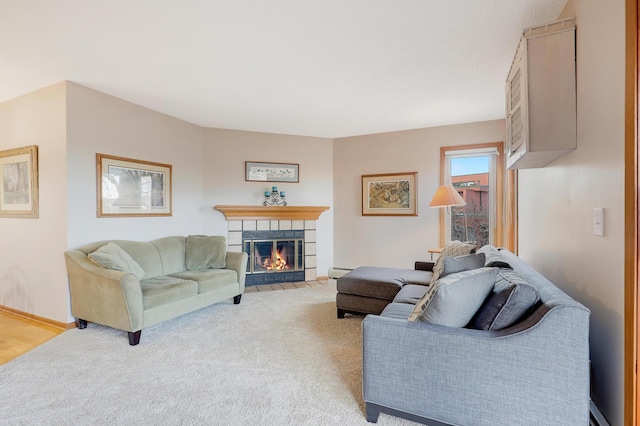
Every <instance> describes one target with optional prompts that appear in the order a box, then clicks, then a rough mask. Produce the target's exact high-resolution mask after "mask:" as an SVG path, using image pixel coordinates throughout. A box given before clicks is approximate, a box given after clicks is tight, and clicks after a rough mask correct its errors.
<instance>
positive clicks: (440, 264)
mask: <svg viewBox="0 0 640 426" xmlns="http://www.w3.org/2000/svg"><path fill="white" fill-rule="evenodd" d="M475 248H476V247H475V246H474V245H473V244H465V243H463V242H460V241H458V240H454V241H450V242H448V243H447V244H445V246H444V248H443V249H442V253H440V257H438V259H437V260H436V263H435V264H434V265H433V271H432V272H433V275H431V284H433V283H435V282H436V281H437V280H438V278H440V274H442V270H443V269H444V259H446V258H447V257H455V256H464V255H466V254H471V253H473V250H474V249H475Z"/></svg>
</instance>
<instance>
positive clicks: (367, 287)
mask: <svg viewBox="0 0 640 426" xmlns="http://www.w3.org/2000/svg"><path fill="white" fill-rule="evenodd" d="M430 282H431V272H429V271H417V270H414V269H400V268H380V267H375V266H361V267H360V268H357V269H354V270H353V271H351V272H349V273H347V274H345V275H343V276H341V277H340V278H338V283H337V289H338V294H337V295H336V308H337V309H338V318H344V314H347V313H348V314H355V315H366V314H376V315H377V314H380V313H381V312H382V310H383V309H384V308H385V307H386V306H387V305H388V304H389V303H391V301H393V299H394V297H396V294H398V292H399V291H400V289H401V288H402V287H404V285H406V284H419V285H424V286H428V285H429V283H430Z"/></svg>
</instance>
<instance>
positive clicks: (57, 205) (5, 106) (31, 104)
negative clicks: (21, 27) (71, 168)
mask: <svg viewBox="0 0 640 426" xmlns="http://www.w3.org/2000/svg"><path fill="white" fill-rule="evenodd" d="M65 114H66V112H65V84H64V83H59V84H56V85H54V86H51V87H47V88H44V89H41V90H38V91H36V92H33V93H30V94H27V95H24V96H21V97H19V98H16V99H13V100H10V101H7V102H3V103H1V104H0V150H7V149H12V148H19V147H24V146H27V145H38V151H39V177H40V178H39V190H40V197H39V210H40V215H39V216H40V217H39V218H38V219H16V218H0V305H3V306H7V307H9V308H13V309H17V310H19V311H22V312H26V313H29V314H32V315H37V316H40V317H44V318H49V319H52V320H54V321H58V322H61V323H66V322H67V312H68V309H67V305H68V298H67V293H68V291H67V271H66V268H65V265H64V258H63V256H62V253H63V252H64V250H65V249H66V240H67V235H66V233H67V222H66V215H67V205H66V199H67V193H66V158H65V152H66V148H65V143H66V133H65Z"/></svg>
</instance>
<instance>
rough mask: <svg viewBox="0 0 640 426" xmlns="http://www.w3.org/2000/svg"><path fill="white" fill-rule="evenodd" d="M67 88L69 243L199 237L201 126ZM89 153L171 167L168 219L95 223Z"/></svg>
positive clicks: (92, 163) (93, 166)
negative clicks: (171, 236) (171, 199)
mask: <svg viewBox="0 0 640 426" xmlns="http://www.w3.org/2000/svg"><path fill="white" fill-rule="evenodd" d="M67 85H68V92H67V108H68V111H67V163H68V167H67V169H68V180H67V187H68V193H69V200H68V206H69V214H68V216H67V220H68V223H69V227H68V228H69V232H68V246H69V247H77V246H79V245H82V244H85V243H89V242H94V241H100V240H105V239H114V238H119V239H131V240H141V241H147V240H151V239H154V238H159V237H164V236H167V235H188V234H196V233H198V234H199V233H202V231H203V229H202V228H203V224H204V221H203V217H202V211H203V210H204V205H203V197H202V194H203V182H202V176H203V167H204V159H203V156H202V149H203V140H202V138H203V130H202V128H201V127H199V126H196V125H194V124H190V123H187V122H185V121H182V120H178V119H177V118H173V117H170V116H167V115H164V114H160V113H158V112H155V111H152V110H149V109H147V108H143V107H141V106H138V105H134V104H132V103H129V102H126V101H123V100H121V99H118V98H115V97H113V96H109V95H106V94H104V93H101V92H97V91H95V90H91V89H89V88H86V87H83V86H80V85H77V84H74V83H68V84H67ZM96 153H101V154H108V155H115V156H118V157H126V158H133V159H138V160H145V161H152V162H156V163H164V164H171V166H172V176H173V182H172V188H173V191H172V197H173V203H172V210H173V214H172V216H171V217H133V218H131V217H127V218H98V217H97V216H96Z"/></svg>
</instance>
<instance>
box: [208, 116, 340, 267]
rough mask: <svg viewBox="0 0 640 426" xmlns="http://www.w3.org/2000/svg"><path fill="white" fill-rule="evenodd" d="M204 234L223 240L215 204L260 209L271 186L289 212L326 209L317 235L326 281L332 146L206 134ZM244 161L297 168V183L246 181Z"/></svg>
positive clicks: (311, 141) (299, 139)
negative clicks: (298, 208) (280, 193)
mask: <svg viewBox="0 0 640 426" xmlns="http://www.w3.org/2000/svg"><path fill="white" fill-rule="evenodd" d="M204 158H205V159H206V166H205V170H204V182H205V183H204V185H205V194H204V199H205V209H204V211H203V213H204V217H205V231H206V233H207V234H215V235H226V232H227V222H226V220H225V218H224V215H223V214H222V213H221V212H219V211H218V210H214V209H213V206H215V205H217V204H239V205H260V204H261V203H262V202H263V201H264V191H265V190H271V187H272V186H273V185H275V186H277V187H278V189H279V190H284V191H286V194H287V195H286V198H287V203H288V205H290V206H329V207H330V209H329V210H327V211H325V212H324V213H322V214H321V215H320V218H319V219H318V221H317V223H316V229H317V233H316V235H317V244H316V247H317V259H316V261H317V272H318V276H326V275H327V273H328V270H329V267H330V266H331V264H332V260H333V247H334V243H333V214H334V213H333V185H332V182H333V176H332V173H333V172H332V171H333V140H332V139H325V138H313V137H305V136H291V135H278V134H272V133H259V132H245V131H238V130H222V129H205V147H204ZM245 161H263V162H279V163H296V164H299V172H300V173H299V174H300V182H299V183H283V182H277V183H265V182H246V181H245V173H244V172H245V165H244V162H245Z"/></svg>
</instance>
